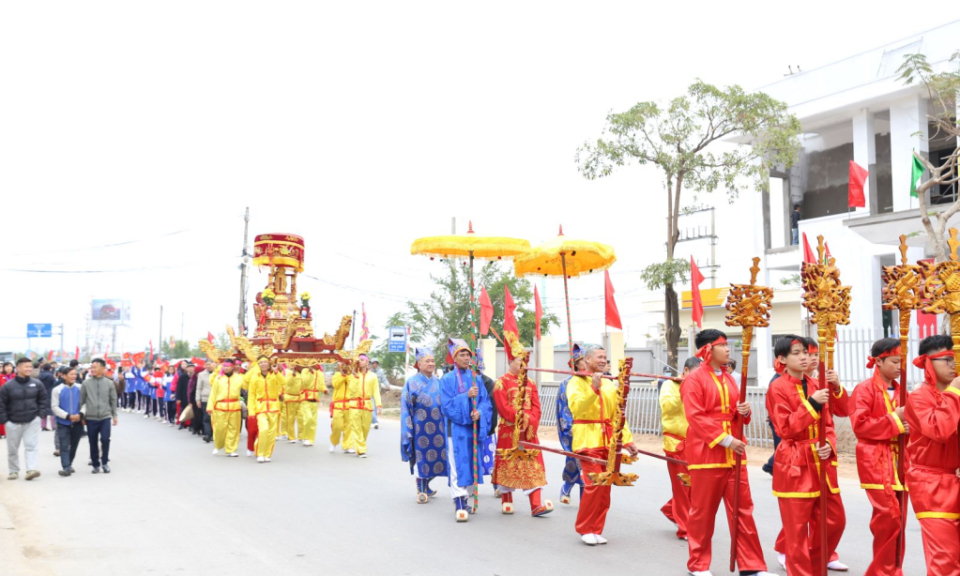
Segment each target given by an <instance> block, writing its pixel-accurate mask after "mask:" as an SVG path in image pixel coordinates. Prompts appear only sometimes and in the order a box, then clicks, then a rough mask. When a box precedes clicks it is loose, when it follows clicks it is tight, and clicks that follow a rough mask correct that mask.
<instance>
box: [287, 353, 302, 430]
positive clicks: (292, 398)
mask: <svg viewBox="0 0 960 576" xmlns="http://www.w3.org/2000/svg"><path fill="white" fill-rule="evenodd" d="M285 375H286V382H285V383H284V386H283V405H284V406H285V407H286V409H287V411H286V425H287V428H286V430H285V431H284V434H285V435H286V436H287V438H289V439H290V441H291V442H296V441H297V414H298V413H299V412H300V383H301V380H300V374H298V373H297V372H294V371H289V373H285Z"/></svg>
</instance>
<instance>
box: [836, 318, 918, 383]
mask: <svg viewBox="0 0 960 576" xmlns="http://www.w3.org/2000/svg"><path fill="white" fill-rule="evenodd" d="M888 337H889V338H900V334H899V332H898V331H896V330H895V331H894V333H892V334H888V333H886V332H885V330H884V328H882V327H877V328H858V327H852V326H839V327H837V343H836V346H835V349H836V352H835V361H834V365H835V368H836V370H837V375H838V376H840V382H841V383H842V384H843V386H844V387H845V388H846V389H847V390H853V387H854V386H856V385H857V384H859V383H860V382H863V381H864V380H866V379H867V378H869V377H870V376H871V375H872V374H873V371H872V370H870V369H868V368H867V357H868V356H870V348H871V347H872V346H873V343H874V342H876V341H877V340H879V339H881V338H888ZM919 347H920V337H919V332H918V329H917V327H916V326H913V327H911V328H910V334H909V338H908V339H907V357H908V358H916V357H917V350H918V348H919ZM922 382H923V370H921V369H919V368H917V367H916V366H914V365H913V363H912V362H908V363H907V388H908V389H909V390H913V389H914V388H915V387H916V386H917V385H918V384H920V383H922Z"/></svg>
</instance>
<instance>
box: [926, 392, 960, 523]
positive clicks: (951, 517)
mask: <svg viewBox="0 0 960 576" xmlns="http://www.w3.org/2000/svg"><path fill="white" fill-rule="evenodd" d="M958 394H960V392H958ZM924 518H944V519H946V520H960V514H958V513H956V512H917V520H923V519H924Z"/></svg>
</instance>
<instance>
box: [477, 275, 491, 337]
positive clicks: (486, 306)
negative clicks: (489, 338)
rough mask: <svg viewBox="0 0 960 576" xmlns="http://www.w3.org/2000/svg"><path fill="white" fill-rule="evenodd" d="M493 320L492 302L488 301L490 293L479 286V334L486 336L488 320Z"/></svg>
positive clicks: (488, 325)
mask: <svg viewBox="0 0 960 576" xmlns="http://www.w3.org/2000/svg"><path fill="white" fill-rule="evenodd" d="M492 321H493V302H491V301H490V295H489V294H487V289H486V288H484V287H483V286H481V287H480V335H481V336H486V335H487V332H489V331H490V322H492Z"/></svg>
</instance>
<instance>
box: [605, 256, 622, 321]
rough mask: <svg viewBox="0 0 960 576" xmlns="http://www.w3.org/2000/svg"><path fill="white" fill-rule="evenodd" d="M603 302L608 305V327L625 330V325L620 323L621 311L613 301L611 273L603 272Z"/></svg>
mask: <svg viewBox="0 0 960 576" xmlns="http://www.w3.org/2000/svg"><path fill="white" fill-rule="evenodd" d="M603 280H604V287H603V300H604V303H605V305H606V325H607V326H609V327H611V328H616V329H618V330H623V323H622V322H621V321H620V311H619V310H617V302H616V301H615V300H614V299H613V293H614V289H613V282H611V281H610V271H609V270H604V271H603Z"/></svg>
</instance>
